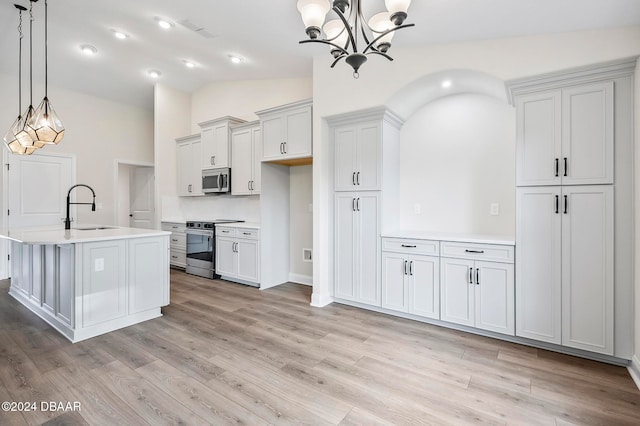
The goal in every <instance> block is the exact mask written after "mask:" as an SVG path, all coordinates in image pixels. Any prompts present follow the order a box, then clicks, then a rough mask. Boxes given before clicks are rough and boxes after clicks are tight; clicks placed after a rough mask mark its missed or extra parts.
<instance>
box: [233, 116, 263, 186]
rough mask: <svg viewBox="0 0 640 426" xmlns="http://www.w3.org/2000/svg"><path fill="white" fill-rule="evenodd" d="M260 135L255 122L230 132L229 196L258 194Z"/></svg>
mask: <svg viewBox="0 0 640 426" xmlns="http://www.w3.org/2000/svg"><path fill="white" fill-rule="evenodd" d="M260 133H261V132H260V123H258V122H257V121H256V122H253V123H248V124H246V125H241V126H239V127H236V128H234V129H233V130H232V131H231V195H257V194H260V168H261V166H260V164H261V160H262V143H261V138H260Z"/></svg>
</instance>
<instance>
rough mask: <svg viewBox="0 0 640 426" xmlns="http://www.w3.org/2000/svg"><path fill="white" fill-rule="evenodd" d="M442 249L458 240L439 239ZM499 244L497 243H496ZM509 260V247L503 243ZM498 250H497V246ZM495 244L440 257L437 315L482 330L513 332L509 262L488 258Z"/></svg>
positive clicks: (510, 265) (470, 247)
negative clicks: (489, 259) (458, 256)
mask: <svg viewBox="0 0 640 426" xmlns="http://www.w3.org/2000/svg"><path fill="white" fill-rule="evenodd" d="M442 245H443V248H442V251H443V252H447V251H450V250H451V248H450V247H448V246H453V247H454V248H459V247H460V246H464V245H461V244H460V243H445V242H443V243H442ZM498 247H499V246H498ZM503 247H504V248H505V249H506V251H505V253H506V258H505V260H510V261H511V262H513V247H512V246H503ZM498 251H499V250H498ZM495 252H496V250H495V246H490V245H487V246H485V247H482V246H479V245H477V244H476V245H473V246H469V248H467V249H465V253H467V255H466V256H465V257H466V258H460V259H459V258H447V257H443V258H441V259H440V283H441V289H440V309H441V312H440V319H441V320H443V321H447V322H452V323H456V324H461V325H466V326H469V327H475V328H479V329H482V330H488V331H493V332H496V333H503V334H509V335H512V336H513V335H514V331H515V321H514V319H515V312H514V269H513V263H502V262H489V261H484V260H475V259H483V256H485V255H489V256H490V255H491V254H495Z"/></svg>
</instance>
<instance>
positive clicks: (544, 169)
mask: <svg viewBox="0 0 640 426" xmlns="http://www.w3.org/2000/svg"><path fill="white" fill-rule="evenodd" d="M560 109H561V93H560V91H553V92H545V93H535V94H531V95H522V96H519V97H518V98H517V99H516V185H517V186H536V185H559V184H560V183H561V174H562V173H561V172H562V164H560V162H561V157H562V153H561V143H560V137H561V133H562V132H561V129H562V126H561V122H560V120H561V110H560Z"/></svg>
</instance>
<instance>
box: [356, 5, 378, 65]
mask: <svg viewBox="0 0 640 426" xmlns="http://www.w3.org/2000/svg"><path fill="white" fill-rule="evenodd" d="M358 16H359V17H360V32H361V33H362V38H363V39H364V43H365V45H367V46H369V45H370V44H371V43H370V42H369V38H368V37H367V32H366V31H365V28H368V29H369V31H371V34H375V31H373V30H372V29H371V27H370V26H369V23H368V22H367V20H366V19H364V16H363V15H362V8H361V7H360V2H358ZM356 31H358V29H357V28H356ZM362 53H367V51H366V49H365V50H364V51H363V52H362Z"/></svg>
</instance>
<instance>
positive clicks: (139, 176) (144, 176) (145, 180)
mask: <svg viewBox="0 0 640 426" xmlns="http://www.w3.org/2000/svg"><path fill="white" fill-rule="evenodd" d="M153 183H154V169H153V167H146V166H137V167H132V168H131V170H130V175H129V208H130V209H131V211H130V213H129V226H130V227H131V228H144V229H154V228H155V226H154V225H155V224H154V223H153V222H154V221H153V216H154V214H153V213H154V197H153Z"/></svg>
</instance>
